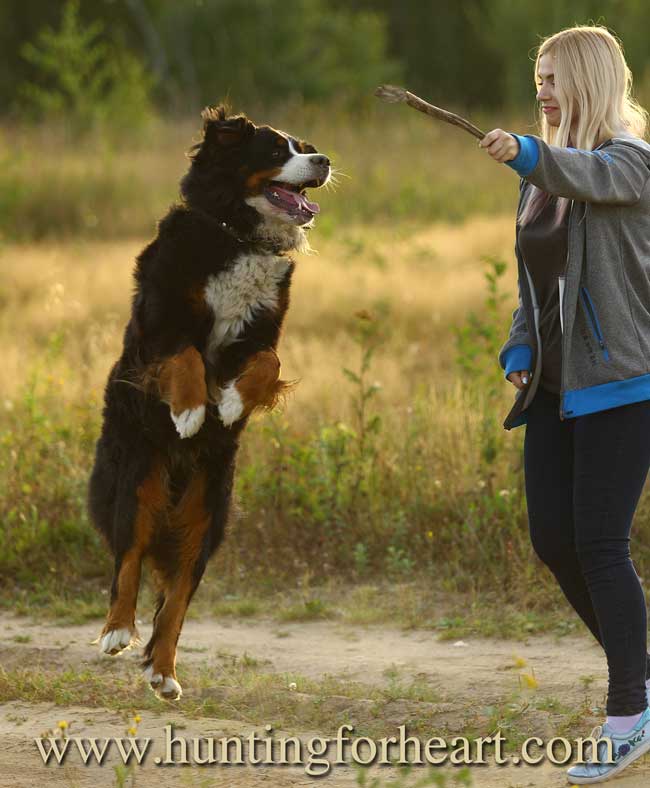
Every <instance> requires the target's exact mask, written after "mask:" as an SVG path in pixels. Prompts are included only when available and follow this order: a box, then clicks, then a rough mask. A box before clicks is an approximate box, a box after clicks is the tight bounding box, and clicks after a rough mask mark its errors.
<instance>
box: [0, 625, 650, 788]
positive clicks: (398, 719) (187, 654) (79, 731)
mask: <svg viewBox="0 0 650 788" xmlns="http://www.w3.org/2000/svg"><path fill="white" fill-rule="evenodd" d="M100 627H101V622H97V623H92V624H84V625H82V626H60V625H56V626H47V625H44V624H39V623H34V622H33V621H31V620H29V619H23V618H15V617H11V616H9V615H6V614H2V615H0V633H1V636H0V664H2V666H3V667H4V668H5V669H6V670H12V669H17V668H23V667H27V668H31V669H32V670H43V671H49V672H52V671H55V672H62V671H64V670H66V669H72V670H74V671H75V672H77V673H79V672H83V671H90V672H92V673H94V674H97V675H105V676H106V680H107V681H111V676H112V675H113V674H114V672H115V671H116V670H117V671H118V672H119V673H120V674H127V675H128V674H133V675H135V674H136V673H137V672H138V671H137V660H138V656H139V654H138V652H137V651H130V652H126V653H125V654H123V655H121V656H120V657H118V658H116V659H110V658H106V657H101V656H100V655H99V654H98V653H97V651H96V649H97V647H96V646H93V645H91V644H90V641H92V640H93V639H94V638H95V637H96V635H97V633H98V632H99V628H100ZM149 631H150V630H149V627H147V626H146V625H140V632H141V634H142V636H143V638H146V637H148V635H149ZM16 638H18V639H19V642H17V640H16ZM232 658H239V659H241V658H244V659H246V660H249V661H251V662H252V661H257V662H256V663H255V662H252V664H257V666H258V667H257V669H258V670H260V671H263V672H264V673H268V674H294V675H295V674H298V675H300V676H304V677H305V678H306V679H310V680H312V681H316V682H322V681H323V680H324V679H327V677H328V676H333V677H337V678H338V679H339V680H344V681H349V682H359V683H360V684H363V685H366V686H367V687H369V688H373V687H374V688H377V687H384V688H386V687H388V686H390V685H391V681H392V682H393V685H392V687H393V691H394V692H395V687H396V686H397V687H398V688H400V687H401V688H402V689H403V688H408V687H409V685H410V684H411V682H412V681H413V680H414V679H417V680H418V681H419V682H424V684H425V685H426V686H428V687H430V688H431V690H432V692H433V693H434V694H435V695H436V696H437V700H436V702H433V703H432V702H429V703H427V704H426V706H427V713H428V714H429V715H430V717H431V718H432V719H434V720H436V721H438V720H439V725H440V727H439V728H434V727H432V729H431V731H430V733H429V734H428V735H429V736H431V737H433V736H436V735H439V736H442V735H446V736H447V737H448V738H450V737H451V736H453V735H454V731H458V732H459V731H460V730H461V729H462V726H463V725H465V724H467V723H468V721H472V720H473V721H476V722H477V723H478V728H479V730H480V731H481V733H480V734H479V735H487V733H488V732H489V730H488V729H487V728H486V727H485V723H487V721H488V719H489V714H490V709H491V708H492V707H494V706H495V705H499V704H504V703H507V701H508V699H509V698H511V697H512V694H513V693H519V694H518V695H517V696H516V697H517V698H518V699H519V701H520V702H522V701H524V702H525V700H526V699H529V700H530V701H531V703H530V707H529V708H528V709H527V710H525V711H524V712H523V713H521V714H520V715H518V717H517V725H518V727H519V729H520V730H522V731H524V732H526V734H527V735H528V736H535V735H536V736H540V737H542V738H550V737H552V736H556V735H558V733H557V726H558V723H559V722H560V721H562V720H564V719H566V716H567V712H566V711H565V712H564V713H563V714H558V713H554V711H553V709H554V704H555V703H557V702H561V703H562V704H563V705H564V707H565V708H566V707H568V708H569V709H570V710H573V709H574V708H575V709H576V710H577V709H578V708H579V707H583V704H584V703H585V699H586V700H587V703H588V706H589V707H590V708H591V709H592V710H593V717H591V718H589V719H588V720H587V726H586V728H585V729H584V730H583V728H582V723H581V725H580V728H579V729H578V730H573V731H572V733H571V734H568V733H565V734H564V735H565V736H566V737H567V738H570V737H572V736H578V735H579V736H586V735H588V733H589V731H590V729H591V725H595V724H597V723H599V722H601V721H602V714H603V709H602V707H603V704H604V700H605V691H606V676H607V672H606V670H607V669H606V664H605V661H604V657H603V655H602V653H601V652H600V651H599V647H598V646H597V644H595V643H592V642H591V641H590V640H588V639H587V638H586V637H565V638H561V639H555V638H553V637H550V636H543V637H541V636H537V637H531V638H530V639H529V640H528V641H527V642H526V643H519V642H514V641H504V640H492V639H484V638H481V639H479V638H464V639H463V641H460V644H459V642H458V641H456V642H455V641H440V640H437V636H436V634H435V633H432V632H425V631H400V630H397V629H390V628H386V627H379V626H372V627H358V626H356V627H348V626H342V625H340V624H336V623H331V622H313V623H295V624H282V625H278V624H277V623H276V622H273V621H265V620H258V619H256V620H246V621H243V622H242V621H217V620H214V619H209V620H201V621H188V622H187V623H186V625H185V628H184V630H183V634H182V638H181V648H180V650H179V664H180V665H181V666H186V667H187V669H188V671H189V669H190V668H192V669H195V670H197V671H198V670H199V669H200V670H202V671H204V672H205V671H206V670H208V671H210V670H214V671H218V670H219V669H220V668H219V666H220V665H223V664H224V663H225V662H228V660H229V659H232ZM517 658H519V659H523V660H525V661H526V665H525V666H520V667H518V666H517V664H516V663H515V660H516V659H517ZM523 672H525V673H528V674H531V673H532V674H534V677H535V679H536V681H537V683H538V686H537V688H528V689H523V690H522V689H521V683H520V678H519V674H520V673H523ZM191 675H195V674H193V673H191ZM395 677H397V679H395ZM589 677H591V678H592V679H593V682H592V683H590V684H589V682H588V681H587V682H586V683H585V681H584V679H585V678H587V679H588V678H589ZM396 680H397V681H398V682H399V683H398V684H397V685H395V683H394V682H395V681H396ZM209 691H210V689H209V686H208V688H207V689H206V687H205V686H204V687H203V688H201V687H195V686H191V685H188V684H187V683H186V684H185V686H184V695H183V698H182V699H181V701H180V702H178V703H176V704H172V705H169V704H165V703H164V702H162V701H161V702H160V707H159V708H160V710H159V712H158V713H156V712H152V711H151V710H148V711H146V712H143V713H142V717H143V720H142V722H141V724H140V727H139V729H138V736H139V737H140V738H142V737H150V738H151V739H152V740H153V741H152V743H151V747H150V753H148V757H147V758H146V759H145V763H144V765H143V766H141V767H140V768H139V771H138V776H137V784H138V785H139V786H149V785H155V786H156V788H166V787H167V786H177V785H188V786H194V785H196V786H229V787H230V786H233V788H236V787H237V786H250V787H251V788H258V787H259V786H269V787H271V786H272V787H273V788H275V787H276V786H279V787H282V788H284V787H285V786H286V787H287V788H293V787H294V786H303V785H314V784H321V783H322V784H323V785H324V786H327V788H344V786H345V788H349V787H350V786H354V785H356V784H357V781H356V772H355V770H354V769H353V768H352V767H350V766H349V765H348V766H346V765H343V766H336V767H334V768H333V769H332V770H331V771H330V772H329V774H328V775H327V776H326V777H324V778H320V779H318V780H315V779H314V778H313V777H310V776H309V775H308V774H306V773H305V767H304V766H300V765H298V766H282V767H281V766H277V765H276V766H255V767H253V766H250V765H247V766H229V767H228V766H222V765H207V766H203V767H196V766H194V767H189V766H180V765H175V766H166V767H165V766H159V765H156V764H155V763H154V757H153V756H155V755H156V754H158V753H160V754H162V752H163V745H164V736H165V732H164V727H165V725H166V724H167V723H168V722H170V721H173V722H174V724H175V725H176V726H177V728H178V729H177V730H176V735H182V736H183V737H184V738H185V739H187V740H189V739H191V738H192V737H215V738H219V737H221V736H226V735H228V736H235V735H241V736H243V737H244V738H246V737H247V736H249V734H250V733H251V731H253V730H255V731H257V733H258V735H260V736H265V735H268V734H267V733H266V731H265V730H264V725H265V724H266V723H267V721H268V720H267V719H259V720H256V721H255V722H254V723H251V722H250V720H249V721H246V720H242V719H237V713H236V712H237V710H236V709H235V708H233V712H234V713H233V714H231V715H229V716H231V717H232V719H216V718H213V717H206V716H203V717H201V718H200V719H193V718H191V717H189V716H187V715H186V714H184V713H183V703H184V702H187V700H188V699H190V700H192V699H196V698H197V697H203V696H204V695H206V693H208V694H209ZM290 691H291V688H290V687H288V688H287V692H290ZM323 702H324V703H325V704H328V703H329V704H330V707H331V708H335V709H336V708H337V707H336V703H339V704H340V723H337V724H343V723H344V722H347V721H349V719H350V717H349V712H350V709H351V708H352V711H353V713H352V717H354V710H355V703H356V704H357V707H358V708H361V706H359V704H364V703H365V704H366V707H367V704H369V701H364V700H362V699H357V700H356V701H352V702H351V701H350V700H349V698H347V699H346V698H343V699H341V698H324V699H323ZM331 704H334V706H333V707H332V706H331ZM417 706H418V704H417V702H413V700H412V698H409V695H408V692H406V693H404V697H400V694H399V691H397V694H396V697H391V700H390V703H388V704H385V705H384V706H383V707H382V713H383V715H384V716H383V718H382V719H383V720H384V722H386V723H389V725H388V727H389V728H392V729H393V730H392V732H391V733H390V734H389V735H397V733H398V729H397V726H398V725H400V724H403V723H405V722H407V721H408V720H409V719H410V718H411V717H412V716H413V709H414V708H416V710H417ZM366 707H364V708H366ZM331 708H330V710H331ZM60 719H65V720H67V721H68V722H69V723H70V726H71V735H75V736H84V737H88V736H97V737H109V736H118V737H120V736H124V735H125V733H124V728H125V724H124V721H123V719H122V716H121V715H120V714H118V713H115V712H113V711H110V710H107V709H105V708H98V707H90V706H86V707H84V706H78V705H75V704H74V703H70V704H67V703H65V702H64V701H63V702H62V703H61V704H60V705H56V704H55V703H53V702H39V703H28V702H25V701H24V700H15V701H10V702H7V703H5V704H3V705H2V707H0V737H1V742H0V785H1V786H5V785H7V786H14V788H16V787H18V786H19V787H20V788H22V787H23V786H39V788H40V787H41V786H42V785H43V782H44V781H47V784H48V786H49V785H54V786H59V785H61V786H63V785H66V786H79V788H82V787H83V788H86V786H93V788H94V787H95V786H104V785H115V784H116V783H115V775H114V772H113V769H112V764H113V763H117V762H118V761H117V760H115V759H112V758H109V759H108V763H105V764H104V765H103V766H101V767H99V766H97V765H92V766H83V765H81V764H80V760H79V756H78V754H77V753H76V752H74V753H73V755H75V756H76V757H75V758H68V759H67V760H66V763H65V765H64V766H58V765H53V764H50V765H48V766H47V767H46V766H44V765H43V764H42V760H41V757H40V755H39V754H38V751H37V749H36V746H35V744H34V742H33V739H34V737H36V736H39V735H40V734H41V733H42V732H43V731H45V730H48V729H52V728H54V727H55V726H56V724H57V721H58V720H60ZM481 722H483V723H484V725H483V727H481ZM181 726H182V727H181ZM443 729H444V731H445V732H444V733H443V732H442V731H443ZM296 733H299V735H300V738H301V740H302V741H303V742H304V741H306V740H307V739H308V738H309V737H311V736H314V735H331V733H332V731H327V732H325V733H323V732H322V731H318V730H300V731H299V732H297V731H280V730H274V731H273V735H274V736H275V737H276V738H280V737H283V736H289V735H295V734H296ZM353 735H355V734H353ZM356 735H359V734H356ZM457 735H460V734H457ZM421 738H426V737H423V736H421ZM150 755H151V757H149V756H150ZM445 768H447V767H445ZM565 768H566V767H564V766H554V765H552V764H550V763H548V762H546V763H543V764H540V765H537V766H530V765H526V764H522V765H520V766H513V765H509V766H501V767H497V766H495V765H488V766H478V765H475V766H473V767H472V769H471V772H472V778H473V785H474V786H476V787H477V788H496V787H497V786H499V788H509V787H510V786H511V787H512V788H515V787H517V788H518V787H519V786H521V788H524V786H525V787H526V788H528V787H530V788H537V787H538V786H539V787H540V788H541V786H544V787H545V788H553V786H565V785H568V783H567V780H566V776H565ZM371 772H372V773H373V774H374V773H375V772H376V773H377V774H381V775H383V777H384V778H387V777H388V776H389V770H387V769H378V768H377V767H373V769H371ZM128 784H130V781H129V783H128ZM615 784H616V785H617V786H621V788H632V786H635V787H636V786H638V787H639V788H641V786H646V788H647V786H648V785H649V784H650V757H646V758H645V759H643V760H642V761H641V762H640V763H637V764H635V765H634V766H632V767H630V769H629V770H627V771H626V772H625V775H624V776H622V777H620V778H619V779H618V780H617V781H616V782H615Z"/></svg>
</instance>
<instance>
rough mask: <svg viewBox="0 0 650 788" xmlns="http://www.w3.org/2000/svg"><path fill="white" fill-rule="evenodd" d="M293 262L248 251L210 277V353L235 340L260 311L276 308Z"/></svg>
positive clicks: (208, 295) (277, 256) (208, 293)
mask: <svg viewBox="0 0 650 788" xmlns="http://www.w3.org/2000/svg"><path fill="white" fill-rule="evenodd" d="M290 265H291V261H290V260H289V259H287V258H286V257H282V256H280V255H272V254H247V255H241V256H240V257H238V258H236V259H235V261H234V263H233V265H232V267H231V268H229V269H228V270H227V271H223V272H221V273H219V274H213V275H211V276H209V277H208V280H207V282H206V284H205V290H204V294H205V300H206V303H207V304H208V306H210V308H211V309H212V311H213V312H214V325H213V327H212V332H211V333H210V337H209V339H208V350H209V352H213V351H216V350H217V349H218V348H219V347H222V346H224V345H230V344H231V343H232V342H234V341H235V340H236V339H237V337H238V336H239V335H240V334H241V333H242V331H243V330H244V326H245V325H246V323H250V322H251V320H252V319H253V318H254V317H255V315H256V313H257V312H258V311H259V310H261V309H271V310H272V309H276V308H277V306H278V294H279V289H280V287H279V286H280V282H281V281H282V280H283V279H284V277H285V276H286V274H287V271H288V269H289V266H290Z"/></svg>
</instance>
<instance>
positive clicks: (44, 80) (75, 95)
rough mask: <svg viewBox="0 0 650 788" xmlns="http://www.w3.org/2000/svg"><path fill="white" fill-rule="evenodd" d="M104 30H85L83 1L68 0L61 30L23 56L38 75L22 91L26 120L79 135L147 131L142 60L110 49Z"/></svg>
mask: <svg viewBox="0 0 650 788" xmlns="http://www.w3.org/2000/svg"><path fill="white" fill-rule="evenodd" d="M103 33H104V26H103V24H102V23H101V22H99V21H95V22H93V23H92V24H90V25H88V26H84V25H83V23H82V21H81V19H80V17H79V0H68V1H67V2H66V4H65V6H64V7H63V10H62V13H61V25H60V28H59V29H58V30H53V29H52V28H50V27H46V28H43V29H42V30H41V31H40V32H39V33H38V35H37V36H36V40H35V42H33V43H31V42H28V43H26V44H25V45H24V46H23V48H22V55H23V57H24V58H25V60H27V61H28V62H29V63H30V64H31V66H32V68H33V72H34V76H33V78H32V79H31V80H30V81H26V82H24V83H23V84H22V85H21V86H20V90H19V94H20V97H19V104H20V107H21V109H22V112H23V114H24V115H25V116H27V117H30V118H32V119H34V120H37V121H65V123H66V124H67V125H68V127H69V128H70V129H71V130H72V131H73V133H75V134H80V133H84V132H87V131H90V130H91V129H96V128H101V129H107V128H110V129H112V130H117V131H125V130H127V129H128V130H130V131H132V132H133V131H138V130H141V129H143V128H144V127H145V126H146V125H147V122H148V116H149V115H150V113H151V105H150V102H149V91H150V88H151V82H150V78H149V77H148V76H147V74H146V72H145V70H144V68H143V66H142V65H141V63H140V62H139V61H138V60H137V58H136V57H135V56H134V55H133V54H132V53H131V52H129V51H128V50H126V49H125V48H123V47H118V46H117V45H116V44H114V43H109V42H108V40H107V39H106V38H105V37H104V35H103Z"/></svg>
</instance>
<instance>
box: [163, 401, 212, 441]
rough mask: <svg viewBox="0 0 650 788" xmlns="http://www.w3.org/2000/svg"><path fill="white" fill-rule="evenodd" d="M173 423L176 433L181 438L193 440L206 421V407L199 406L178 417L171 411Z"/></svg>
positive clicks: (185, 411)
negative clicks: (193, 436)
mask: <svg viewBox="0 0 650 788" xmlns="http://www.w3.org/2000/svg"><path fill="white" fill-rule="evenodd" d="M170 413H171V417H172V421H173V422H174V425H175V427H176V431H177V432H178V434H179V435H180V436H181V438H191V437H192V435H196V433H197V432H198V431H199V430H200V429H201V426H202V425H203V422H204V421H205V405H199V406H198V407H197V408H188V409H187V410H184V411H183V412H182V413H179V415H178V416H176V414H175V413H174V411H170Z"/></svg>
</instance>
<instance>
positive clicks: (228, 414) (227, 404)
mask: <svg viewBox="0 0 650 788" xmlns="http://www.w3.org/2000/svg"><path fill="white" fill-rule="evenodd" d="M243 413H244V403H243V402H242V398H241V397H240V395H239V392H238V391H237V387H236V386H235V381H234V380H233V381H232V382H231V383H229V384H228V385H227V386H226V387H225V388H222V389H221V401H220V402H219V416H221V421H222V422H223V423H224V425H225V426H226V427H230V426H231V424H234V423H235V422H236V421H237V420H238V419H240V418H241V417H242V415H243Z"/></svg>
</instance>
